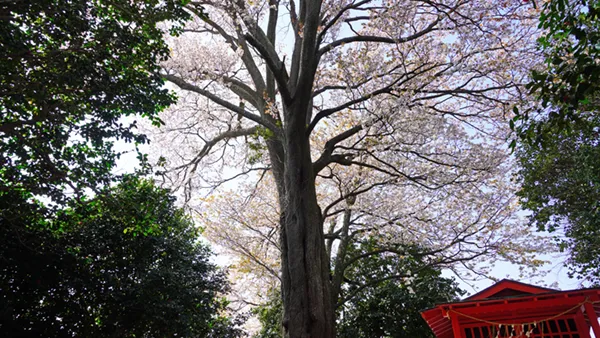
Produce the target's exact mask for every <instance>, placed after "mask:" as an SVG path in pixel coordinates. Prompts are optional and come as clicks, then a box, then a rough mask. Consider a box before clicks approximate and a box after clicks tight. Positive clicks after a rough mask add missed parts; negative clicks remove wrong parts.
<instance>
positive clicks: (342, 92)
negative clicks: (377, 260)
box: [155, 0, 544, 337]
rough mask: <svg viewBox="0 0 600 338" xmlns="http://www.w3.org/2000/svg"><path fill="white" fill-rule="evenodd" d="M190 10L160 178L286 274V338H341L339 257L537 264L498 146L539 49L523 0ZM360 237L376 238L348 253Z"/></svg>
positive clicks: (220, 233)
mask: <svg viewBox="0 0 600 338" xmlns="http://www.w3.org/2000/svg"><path fill="white" fill-rule="evenodd" d="M200 8H203V9H204V11H205V12H206V13H207V14H208V17H206V16H204V15H203V12H200V11H199V9H200ZM187 9H188V10H189V11H190V12H191V13H192V14H197V15H196V17H195V18H194V20H192V21H191V22H190V23H189V24H188V25H187V27H186V29H185V30H184V33H183V34H182V36H181V37H179V38H177V39H173V40H172V41H171V46H172V58H171V59H170V60H169V61H167V62H166V63H164V64H163V67H164V69H163V75H164V77H165V78H166V79H167V80H168V81H170V82H171V83H172V84H174V85H175V86H176V87H177V90H178V93H179V96H180V100H179V104H178V105H177V107H176V108H175V109H171V110H170V111H169V112H168V113H167V114H165V115H164V116H163V117H164V120H165V121H166V126H165V127H163V128H162V129H161V131H160V132H159V134H157V135H155V141H156V142H155V144H157V145H159V146H160V147H159V148H158V149H157V151H158V154H159V155H160V161H159V162H160V164H161V165H162V166H164V168H165V170H164V171H162V174H163V177H164V178H165V180H166V181H167V182H168V183H169V184H171V185H173V186H175V187H179V188H181V189H182V191H183V192H184V195H185V197H186V200H187V201H188V202H190V205H192V206H195V210H196V211H197V212H198V215H199V216H200V218H201V219H202V220H203V221H204V222H205V224H206V225H207V228H208V229H207V233H212V238H213V239H214V240H216V241H217V242H220V243H221V244H224V245H225V246H227V247H228V248H229V249H230V250H232V251H235V252H236V253H237V254H238V255H239V257H243V259H241V260H240V261H239V263H240V264H241V265H240V266H238V267H239V268H240V269H241V270H240V271H242V270H243V268H244V267H245V268H246V269H247V270H248V271H250V272H252V273H254V275H255V277H256V278H261V276H260V275H261V274H264V275H269V276H271V277H270V278H272V280H273V281H274V283H278V282H280V283H281V290H282V298H283V306H284V318H283V326H284V332H285V334H286V336H288V337H334V336H335V308H336V307H337V306H339V304H340V303H343V302H344V300H345V299H348V297H352V294H349V293H348V292H347V290H349V289H346V288H344V287H343V283H344V282H347V281H344V270H345V268H347V267H349V266H351V265H352V264H353V263H354V262H356V261H357V260H360V259H362V258H365V257H369V256H372V255H398V256H409V255H420V256H419V257H423V261H425V262H427V265H428V266H431V265H436V266H446V267H451V268H457V267H459V266H463V267H466V268H469V269H471V270H473V271H476V270H474V269H473V267H474V264H476V263H477V262H480V261H481V260H484V259H488V260H490V259H491V260H493V259H496V258H498V257H500V258H504V259H507V260H510V261H513V262H519V263H529V264H533V265H535V264H537V263H538V262H537V261H535V259H534V257H533V254H534V251H536V250H543V249H544V247H543V243H542V242H537V244H539V245H537V246H536V245H528V244H531V243H524V244H521V242H519V239H520V238H523V237H524V236H529V233H528V230H527V229H525V228H523V227H521V226H520V223H519V221H518V219H517V218H516V217H515V210H516V204H515V201H514V198H513V191H512V189H511V185H510V182H509V179H510V177H509V176H510V175H509V174H510V165H509V164H510V163H509V156H508V154H507V152H506V150H505V148H506V146H505V145H504V143H505V139H506V136H507V135H506V133H507V131H506V129H507V128H506V127H505V124H506V123H505V120H506V118H507V117H509V115H510V112H511V110H512V107H513V106H514V105H515V104H516V103H517V102H520V101H522V100H524V99H525V97H524V96H523V94H522V93H523V91H522V90H521V85H522V84H523V83H525V82H527V79H526V76H527V73H528V71H529V69H530V68H531V67H533V66H534V65H535V60H536V59H535V57H536V56H537V55H536V54H535V53H536V52H535V48H534V44H533V42H534V40H535V37H536V29H535V20H536V12H535V10H534V9H533V8H532V7H531V5H529V4H528V3H524V2H521V1H485V0H477V1H475V0H458V1H456V0H452V1H450V0H435V1H429V0H423V1H417V0H415V1H409V0H397V1H373V0H329V1H328V0H324V1H323V0H300V1H296V0H288V1H284V0H268V1H266V0H254V1H250V0H248V1H244V0H234V1H231V0H227V1H225V0H214V1H208V0H207V1H192V2H191V3H189V4H188V5H187ZM240 182H241V185H240V186H239V187H238V188H235V189H234V188H233V187H234V185H235V184H238V183H240ZM197 192H201V193H203V194H204V195H201V196H204V198H202V199H200V197H199V196H200V195H197V194H196V193H197ZM367 241H369V242H370V243H371V246H370V248H371V251H368V252H362V253H361V254H360V255H350V254H348V252H356V251H355V250H354V251H352V250H349V249H350V248H351V247H353V246H355V245H359V244H363V243H366V242H367ZM256 267H260V269H257V268H256ZM416 269H417V270H418V267H416ZM415 272H416V271H409V267H408V266H407V269H406V273H405V274H403V275H397V274H396V275H393V276H389V277H387V278H389V279H391V278H396V279H406V278H409V277H410V275H411V274H412V273H415ZM376 282H377V281H373V280H370V282H369V283H376ZM361 287H369V285H363V286H361V285H359V286H356V287H354V288H352V290H357V289H358V290H362V289H360V288H361Z"/></svg>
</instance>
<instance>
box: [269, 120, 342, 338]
mask: <svg viewBox="0 0 600 338" xmlns="http://www.w3.org/2000/svg"><path fill="white" fill-rule="evenodd" d="M289 116H292V118H291V120H290V121H288V123H289V124H288V125H287V126H286V133H285V136H284V138H285V141H284V147H285V156H284V157H285V159H284V163H285V166H284V167H285V171H284V183H285V184H284V186H285V196H284V197H285V198H284V199H283V201H282V202H283V206H282V219H281V221H282V229H281V230H282V238H281V239H282V277H283V278H282V280H283V283H282V291H283V292H282V295H283V302H284V309H285V313H284V321H283V325H284V329H285V333H286V337H290V338H301V337H313V338H321V337H323V338H330V337H331V338H333V337H335V316H334V310H333V304H332V303H331V294H330V293H331V290H330V288H331V286H330V281H329V274H330V272H329V262H328V261H327V256H326V252H325V242H324V238H323V222H322V215H321V210H320V208H319V205H318V203H317V194H316V190H315V175H314V172H313V167H312V160H311V156H310V143H309V140H308V138H307V137H306V123H305V119H304V114H290V115H289Z"/></svg>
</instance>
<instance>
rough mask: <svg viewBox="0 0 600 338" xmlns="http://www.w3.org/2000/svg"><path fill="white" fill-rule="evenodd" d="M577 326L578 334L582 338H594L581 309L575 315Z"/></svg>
mask: <svg viewBox="0 0 600 338" xmlns="http://www.w3.org/2000/svg"><path fill="white" fill-rule="evenodd" d="M575 324H576V325H577V332H578V333H579V335H580V337H581V338H592V336H590V329H589V327H588V325H587V323H586V322H585V317H584V316H583V312H581V309H579V311H577V313H576V314H575Z"/></svg>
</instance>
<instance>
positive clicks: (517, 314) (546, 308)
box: [421, 279, 600, 338]
mask: <svg viewBox="0 0 600 338" xmlns="http://www.w3.org/2000/svg"><path fill="white" fill-rule="evenodd" d="M588 300H593V301H599V300H600V289H580V290H567V291H561V290H555V289H549V288H544V287H538V286H534V285H530V284H526V283H521V282H517V281H513V280H508V279H504V280H501V281H500V282H498V283H496V284H494V285H492V286H490V287H488V288H486V289H484V290H482V291H480V292H478V293H476V294H474V295H472V296H469V297H467V298H465V299H464V300H462V301H458V302H453V303H444V304H438V305H437V306H436V307H434V308H432V309H428V310H424V311H422V312H421V316H422V317H423V319H425V321H427V324H428V325H429V326H430V327H431V329H432V330H433V332H434V333H435V335H436V336H437V337H438V338H453V337H454V335H453V333H452V322H451V320H450V313H451V312H452V313H454V314H455V315H457V316H458V317H460V322H461V325H462V324H466V323H471V324H472V323H474V322H475V321H474V319H475V318H477V319H478V320H481V321H485V320H487V321H502V322H514V323H518V322H525V321H528V320H529V321H531V320H540V319H543V318H547V317H549V316H552V315H553V314H554V315H555V314H557V313H562V312H565V314H567V313H570V312H572V311H571V310H572V309H573V311H576V308H577V307H578V304H580V303H582V302H584V301H588ZM595 311H596V312H597V313H600V304H598V305H595Z"/></svg>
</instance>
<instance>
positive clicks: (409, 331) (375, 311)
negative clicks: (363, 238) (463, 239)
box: [338, 245, 464, 338]
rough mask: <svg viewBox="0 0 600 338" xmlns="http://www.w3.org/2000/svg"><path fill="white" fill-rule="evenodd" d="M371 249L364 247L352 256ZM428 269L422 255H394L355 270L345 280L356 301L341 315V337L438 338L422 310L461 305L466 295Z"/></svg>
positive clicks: (364, 262) (363, 261)
mask: <svg viewBox="0 0 600 338" xmlns="http://www.w3.org/2000/svg"><path fill="white" fill-rule="evenodd" d="M371 250H372V248H367V247H366V246H365V245H363V247H361V248H355V249H354V251H355V252H354V253H351V255H352V256H354V255H356V254H360V253H364V252H369V251H371ZM408 251H410V250H408ZM425 266H426V264H425V262H423V261H422V260H421V259H420V258H418V256H411V255H407V256H398V255H395V254H394V255H385V254H383V255H371V256H368V257H366V258H363V259H361V260H359V261H358V262H357V263H356V264H353V265H352V266H350V267H349V268H348V269H347V270H346V273H345V274H344V276H345V277H346V280H347V283H346V287H345V289H346V290H347V291H346V294H347V295H349V296H351V298H350V299H348V300H347V301H346V302H345V303H344V304H343V305H342V306H341V308H340V309H339V311H338V336H339V337H357V338H371V337H393V338H414V337H422V338H426V337H431V338H434V337H435V336H434V335H433V332H431V329H430V328H429V326H428V325H427V323H426V322H425V321H424V320H423V319H422V317H421V314H420V311H422V310H425V309H427V308H431V307H433V306H434V305H435V304H439V303H446V302H451V301H456V300H458V296H460V295H462V294H463V293H464V292H463V291H462V290H460V289H459V288H458V286H457V285H456V283H455V282H454V280H453V279H451V278H444V277H441V276H440V271H439V270H437V269H433V268H429V267H425ZM402 276H404V277H402ZM403 279H404V280H403ZM363 286H367V287H364V288H362V287H363ZM361 288H362V289H361Z"/></svg>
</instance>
